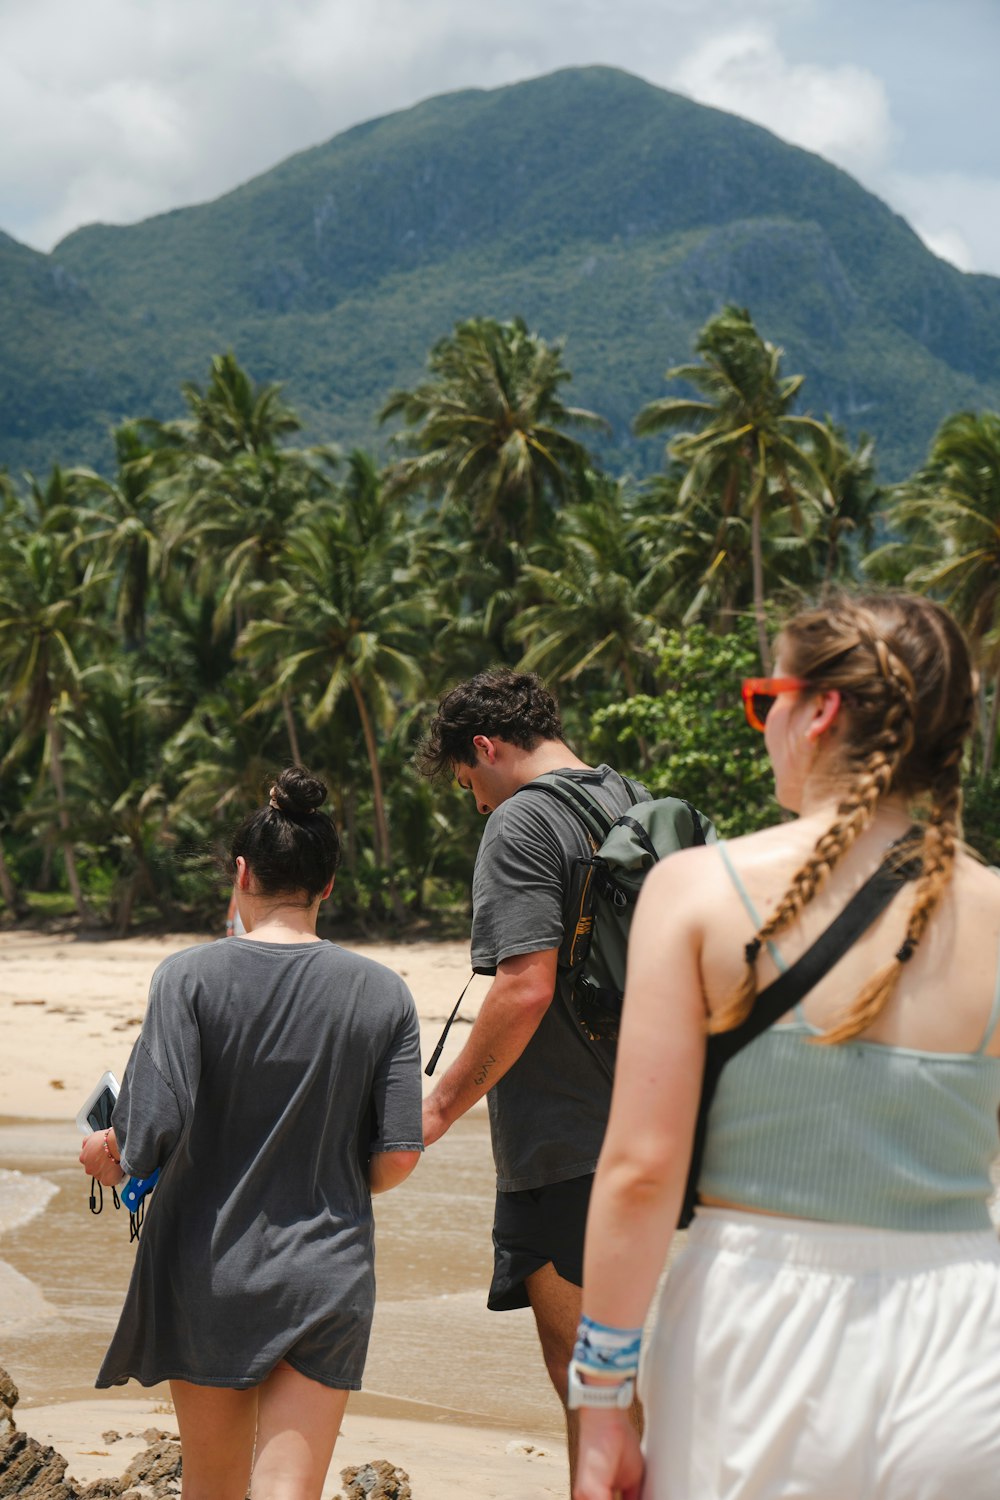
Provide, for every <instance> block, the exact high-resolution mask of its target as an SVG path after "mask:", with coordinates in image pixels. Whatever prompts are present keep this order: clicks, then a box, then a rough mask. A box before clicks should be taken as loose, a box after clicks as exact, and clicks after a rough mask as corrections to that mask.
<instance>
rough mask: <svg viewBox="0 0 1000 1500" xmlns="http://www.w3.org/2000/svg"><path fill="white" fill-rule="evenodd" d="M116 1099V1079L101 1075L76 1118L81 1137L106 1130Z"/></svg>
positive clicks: (109, 1074) (104, 1074)
mask: <svg viewBox="0 0 1000 1500" xmlns="http://www.w3.org/2000/svg"><path fill="white" fill-rule="evenodd" d="M117 1098H118V1079H117V1078H116V1077H115V1075H114V1074H113V1073H110V1072H109V1073H102V1074H101V1077H100V1078H99V1079H98V1081H97V1083H96V1085H95V1086H94V1088H93V1090H92V1091H91V1093H90V1094H89V1095H88V1097H87V1102H86V1104H84V1106H83V1108H82V1109H81V1110H80V1113H79V1114H78V1115H77V1117H76V1125H77V1129H78V1130H79V1131H80V1133H81V1135H90V1133H91V1131H93V1130H107V1129H108V1127H109V1126H110V1124H111V1113H112V1111H113V1109H114V1107H115V1100H116V1099H117Z"/></svg>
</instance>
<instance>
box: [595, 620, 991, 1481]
mask: <svg viewBox="0 0 1000 1500" xmlns="http://www.w3.org/2000/svg"><path fill="white" fill-rule="evenodd" d="M776 656H777V660H776V665H775V676H774V678H772V679H766V680H754V681H752V682H750V683H747V684H744V702H745V705H746V711H747V717H748V719H749V720H750V722H751V723H752V724H753V725H754V726H755V727H757V728H758V729H762V730H763V733H764V739H765V743H766V746H767V750H768V753H769V755H770V758H771V763H772V766H773V769H774V776H775V788H776V795H777V799H778V801H779V803H780V804H781V805H782V806H783V807H785V808H787V809H788V810H789V811H791V812H794V813H796V814H797V815H798V816H797V818H796V819H795V820H794V821H792V822H783V823H779V824H776V825H774V826H772V827H770V828H767V829H764V830H762V831H761V832H759V833H754V834H751V835H750V836H748V837H746V838H738V839H734V840H733V841H732V842H731V843H729V844H721V843H720V844H719V845H717V846H709V847H707V848H704V849H693V850H686V851H684V852H683V853H681V854H678V855H675V856H674V857H672V858H671V859H669V860H665V861H663V862H662V863H661V864H659V865H657V866H656V867H655V869H653V871H652V872H651V873H650V875H649V877H648V878H647V880H646V882H645V885H644V887H643V892H642V896H641V899H640V902H639V905H638V909H637V912H636V916H635V921H634V924H633V927H632V936H631V942H630V948H629V960H628V982H627V987H626V993H625V1005H624V1016H623V1024H622V1030H621V1039H620V1043H619V1049H618V1061H617V1071H616V1078H615V1088H614V1098H613V1102H612V1108H611V1116H610V1121H609V1125H608V1131H607V1136H606V1138H605V1143H604V1149H603V1152H602V1154H601V1159H600V1164H599V1166H598V1170H597V1175H596V1180H595V1185H594V1193H593V1199H592V1202H591V1209H590V1218H589V1221H588V1230H587V1247H586V1256H585V1263H584V1289H583V1310H584V1317H583V1320H582V1322H581V1325H580V1335H579V1338H578V1341H577V1346H576V1350H575V1356H574V1362H573V1364H572V1365H571V1367H570V1369H571V1375H570V1385H571V1392H572V1396H571V1399H572V1400H573V1401H574V1403H575V1404H576V1405H577V1406H578V1407H579V1408H580V1409H581V1410H580V1415H581V1443H580V1459H579V1466H578V1470H577V1483H576V1487H575V1490H574V1494H575V1496H576V1500H610V1497H611V1496H612V1495H613V1494H614V1493H615V1492H618V1491H620V1492H621V1494H622V1496H623V1497H624V1500H632V1497H636V1496H639V1495H640V1494H641V1495H642V1497H643V1500H779V1497H780V1500H847V1497H850V1500H876V1497H877V1500H953V1497H955V1496H961V1497H962V1500H988V1497H994V1496H995V1495H996V1493H997V1484H998V1479H997V1476H998V1474H1000V1244H998V1240H997V1233H996V1229H995V1227H994V1226H993V1225H992V1224H991V1220H990V1216H989V1212H988V1208H987V1201H988V1199H989V1197H990V1192H991V1182H990V1166H991V1162H992V1161H993V1159H994V1157H995V1156H996V1153H997V1149H998V1145H1000V1140H998V1131H997V1111H998V1107H1000V1026H998V1022H1000V974H998V959H1000V881H998V880H997V877H996V875H995V874H994V873H992V872H991V871H990V870H988V869H987V868H985V867H984V866H983V865H982V864H980V863H979V862H977V860H976V859H975V858H973V857H971V856H970V855H969V854H968V853H967V852H965V850H964V849H963V848H962V845H961V842H960V812H961V788H960V774H961V763H962V753H963V746H964V744H965V742H966V739H967V737H968V735H969V731H970V728H971V726H972V718H973V704H974V697H975V692H974V681H973V674H972V671H971V668H970V663H969V655H968V650H967V647H966V643H965V640H964V639H963V637H962V634H961V632H960V631H959V630H958V628H957V626H956V625H955V623H954V621H953V620H952V619H951V617H950V616H949V615H948V614H947V613H946V611H945V610H943V609H941V608H940V607H939V606H938V605H936V604H934V603H932V602H930V601H929V600H927V599H924V598H917V597H909V596H905V595H899V596H894V595H876V596H870V597H865V598H852V597H846V596H839V597H836V598H833V599H831V600H830V601H829V602H825V603H824V604H823V605H822V606H821V607H819V608H817V609H814V610H809V611H806V612H803V613H801V614H799V615H797V616H796V617H795V618H794V619H792V620H790V621H789V623H788V624H787V625H786V626H785V627H784V629H783V630H782V632H781V634H780V636H779V639H778V642H777V653H776ZM914 811H919V812H920V813H921V814H922V819H923V821H922V822H920V823H919V824H917V825H914V824H913V822H912V818H913V814H914ZM894 846H895V847H894ZM883 865H886V868H891V867H893V866H894V867H896V870H897V873H899V866H901V865H902V866H904V867H905V868H904V869H903V870H902V872H901V873H902V874H903V875H904V876H911V877H912V878H910V879H902V880H900V881H899V882H898V884H897V883H895V880H894V878H890V879H889V881H888V884H887V887H886V895H887V898H888V897H889V896H890V893H891V899H888V904H887V905H885V907H884V909H882V910H881V914H880V915H875V913H874V912H872V913H870V914H869V915H870V916H871V923H870V925H869V926H868V927H867V928H866V929H865V930H864V931H863V932H862V935H861V936H858V937H856V939H855V941H854V942H853V944H852V945H851V946H848V947H846V948H845V946H844V945H843V944H839V945H837V946H836V947H834V946H833V945H832V944H829V945H828V946H829V947H830V949H831V952H832V953H836V954H839V955H840V956H839V957H837V958H836V959H835V961H834V962H833V963H832V966H831V967H829V968H828V969H827V971H826V972H825V974H824V975H823V977H820V978H819V979H818V980H817V981H816V982H815V983H814V984H813V985H812V988H809V989H808V990H807V991H806V993H805V995H804V998H803V999H802V1000H801V1001H800V1002H799V1004H798V1005H796V1006H795V1007H794V1008H789V1009H788V1010H787V1012H786V1013H785V1014H784V1016H783V1017H782V1018H781V1019H778V1020H773V1016H774V1015H775V1014H777V1013H778V1011H777V1007H776V1008H775V1010H774V1011H773V1012H772V1011H771V1010H770V1005H769V1003H768V1004H765V1003H764V997H765V992H766V991H768V990H769V989H770V988H771V986H772V985H776V984H777V982H778V980H779V975H781V974H782V973H784V972H787V971H788V970H789V967H790V966H794V965H795V963H796V960H797V959H798V958H799V957H800V956H801V955H803V954H805V953H806V952H807V950H809V949H811V948H812V947H813V945H814V944H815V943H816V941H817V939H819V938H820V937H821V935H822V934H824V933H825V932H826V930H827V929H828V928H829V927H830V924H831V923H832V922H833V921H834V920H835V919H836V918H837V917H838V915H839V914H840V913H841V912H842V911H843V910H844V909H845V907H846V906H847V905H848V903H850V902H852V899H853V898H855V896H856V895H857V893H859V892H861V891H863V892H864V894H862V895H858V896H857V900H855V901H854V909H858V908H859V907H860V906H862V905H863V904H864V902H865V901H866V900H868V896H869V892H870V891H871V889H872V887H870V886H867V884H866V883H867V882H868V880H869V877H870V876H872V875H873V873H874V872H876V871H877V870H878V869H879V868H880V867H881V866H883ZM880 878H881V877H880ZM876 910H877V908H876ZM821 946H822V945H821ZM799 972H801V969H800V970H799ZM665 976H666V977H665ZM792 987H793V986H792V982H791V981H788V982H785V984H784V986H783V990H784V993H785V994H787V993H788V991H789V990H790V989H791V988H792ZM800 988H801V986H800ZM782 1003H784V1002H782ZM756 1004H759V1005H760V1007H761V1009H760V1012H758V1014H764V1015H766V1016H769V1017H770V1018H771V1019H772V1021H773V1024H771V1025H770V1026H769V1028H768V1029H764V1030H758V1034H757V1035H756V1037H755V1039H754V1040H751V1041H750V1042H749V1044H748V1045H745V1046H744V1047H743V1048H742V1050H739V1051H735V1048H733V1055H731V1056H730V1058H729V1060H728V1061H727V1062H726V1065H725V1067H724V1068H723V1069H722V1071H721V1073H719V1074H717V1075H715V1076H716V1077H717V1084H716V1087H715V1092H714V1095H710V1096H709V1095H706V1099H708V1098H710V1101H711V1102H710V1103H709V1104H708V1107H707V1112H706V1111H705V1110H704V1109H701V1110H700V1108H699V1104H700V1099H701V1090H702V1082H703V1077H704V1078H708V1077H710V1076H712V1075H711V1072H709V1073H706V1071H705V1070H706V1059H711V1058H713V1057H718V1056H719V1055H720V1054H719V1047H720V1044H721V1043H722V1042H723V1040H724V1039H725V1038H727V1037H729V1036H730V1034H731V1033H732V1032H733V1030H734V1029H735V1028H738V1027H741V1026H744V1024H745V1023H746V1029H747V1032H748V1033H749V1031H750V1030H751V1029H752V1026H753V1022H752V1017H753V1011H754V1006H755V1005H756ZM748 1018H751V1019H749V1020H748ZM713 1049H715V1050H713ZM699 1115H701V1121H702V1125H701V1128H699V1129H698V1132H697V1137H696V1123H697V1122H698V1121H699ZM696 1139H697V1145H698V1153H697V1154H696V1156H695V1162H696V1163H698V1162H699V1161H700V1166H698V1165H696V1166H695V1168H694V1169H693V1184H694V1189H695V1190H696V1198H695V1197H694V1194H692V1198H694V1201H695V1202H696V1215H695V1218H694V1223H693V1227H692V1229H691V1232H690V1234H689V1236H688V1240H687V1243H686V1245H685V1246H684V1248H683V1249H682V1250H681V1251H680V1254H679V1256H678V1258H677V1260H676V1261H675V1262H674V1264H673V1265H672V1266H671V1269H670V1271H669V1273H668V1276H667V1279H666V1284H665V1288H664V1291H663V1294H662V1298H661V1301H660V1305H659V1308H658V1310H657V1314H656V1317H655V1319H654V1322H653V1324H652V1327H651V1329H650V1330H649V1331H648V1333H647V1335H646V1339H645V1343H644V1346H643V1351H642V1370H641V1374H640V1381H639V1391H640V1395H641V1396H642V1399H643V1403H644V1408H645V1414H646V1436H645V1439H644V1442H643V1447H642V1451H641V1452H640V1447H639V1443H638V1439H637V1438H636V1435H635V1432H634V1430H633V1429H632V1427H631V1425H630V1423H629V1419H628V1410H627V1407H628V1405H629V1402H630V1399H631V1393H632V1380H633V1377H634V1374H635V1371H636V1367H637V1364H638V1354H639V1344H640V1337H641V1333H642V1324H643V1322H644V1320H645V1318H646V1316H647V1310H648V1307H649V1304H650V1301H651V1299H652V1296H653V1292H654V1289H655V1286H656V1283H657V1279H658V1276H659V1273H660V1270H661V1267H662V1265H663V1260H664V1255H665V1252H666V1250H667V1247H668V1245H669V1243H670V1240H671V1237H672V1234H673V1232H674V1228H675V1225H676V1224H677V1221H678V1216H679V1213H680V1211H681V1207H682V1201H683V1200H684V1198H685V1185H686V1182H687V1178H688V1169H689V1163H690V1162H691V1159H692V1149H693V1146H694V1144H695V1142H696Z"/></svg>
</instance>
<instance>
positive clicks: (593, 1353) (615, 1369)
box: [573, 1314, 642, 1376]
mask: <svg viewBox="0 0 1000 1500" xmlns="http://www.w3.org/2000/svg"><path fill="white" fill-rule="evenodd" d="M641 1342H642V1329H641V1328H612V1327H611V1326H610V1325H609V1324H607V1323H596V1322H595V1321H594V1319H593V1318H588V1317H587V1316H586V1314H584V1316H583V1317H582V1318H581V1319H580V1324H579V1327H578V1328H577V1331H576V1344H575V1345H574V1348H573V1363H574V1364H575V1365H577V1366H578V1367H579V1368H580V1369H582V1370H590V1371H592V1372H593V1373H594V1374H595V1375H622V1376H630V1375H634V1374H635V1372H636V1370H637V1369H638V1368H639V1346H640V1344H641Z"/></svg>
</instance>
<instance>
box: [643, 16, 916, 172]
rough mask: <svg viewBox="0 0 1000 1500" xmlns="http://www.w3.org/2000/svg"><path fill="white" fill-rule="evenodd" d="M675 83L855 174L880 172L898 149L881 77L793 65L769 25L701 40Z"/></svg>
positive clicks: (849, 68)
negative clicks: (893, 149)
mask: <svg viewBox="0 0 1000 1500" xmlns="http://www.w3.org/2000/svg"><path fill="white" fill-rule="evenodd" d="M669 83H670V86H671V87H673V88H676V89H678V90H679V91H680V92H681V93H684V94H689V95H690V96H691V97H692V98H693V99H697V100H698V101H699V103H701V104H713V105H715V106H716V107H717V108H719V109H726V110H729V111H731V112H732V113H733V114H738V115H743V116H744V117H745V118H746V119H748V120H754V121H756V123H757V124H759V125H765V126H767V128H768V129H769V130H773V131H774V133H775V134H776V135H780V136H781V137H782V138H783V139H784V140H786V141H791V142H793V144H795V145H797V146H804V147H806V149H807V150H809V151H817V152H819V154H820V155H821V156H825V157H828V158H829V159H830V160H831V161H834V162H836V163H837V164H838V165H840V166H842V167H845V168H846V169H847V170H848V171H851V172H858V171H860V170H866V171H869V172H870V171H871V170H873V169H874V168H876V167H878V166H881V165H882V164H883V163H884V161H885V160H886V159H887V157H888V155H889V152H890V149H891V146H892V141H893V129H892V124H891V120H890V114H889V102H888V98H887V96H886V91H885V87H884V85H883V83H882V82H881V80H880V79H878V78H876V77H875V75H874V74H873V73H871V72H869V71H868V70H867V69H866V68H861V67H855V66H853V65H851V64H841V65H838V66H835V67H820V66H818V65H817V64H814V63H801V62H790V61H789V60H788V59H787V58H786V57H785V56H784V55H783V53H782V51H781V49H780V48H779V46H778V44H777V42H776V40H775V38H774V36H773V34H772V33H771V31H770V30H769V29H768V28H767V27H761V26H757V27H742V28H740V29H738V30H735V31H731V32H726V33H722V34H721V35H717V36H713V37H711V38H710V39H709V40H707V41H705V42H702V43H701V44H700V45H698V46H697V47H695V48H694V50H693V51H692V52H690V53H689V54H687V55H686V56H684V57H682V58H681V60H680V61H679V62H678V63H677V64H676V65H675V66H674V67H673V68H672V69H671V71H670V75H669Z"/></svg>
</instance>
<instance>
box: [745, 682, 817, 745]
mask: <svg viewBox="0 0 1000 1500" xmlns="http://www.w3.org/2000/svg"><path fill="white" fill-rule="evenodd" d="M809 686H810V684H809V683H808V682H806V680H805V678H804V677H745V678H744V679H743V686H742V688H741V689H740V691H741V693H742V696H743V712H744V713H745V714H746V716H747V723H748V724H749V725H750V728H751V729H759V730H760V731H761V733H763V730H764V724H765V721H766V719H767V716H768V714H769V713H770V712H771V705H772V704H773V703H774V700H775V698H777V696H778V694H779V693H800V692H801V691H802V689H803V688H807V687H809Z"/></svg>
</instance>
